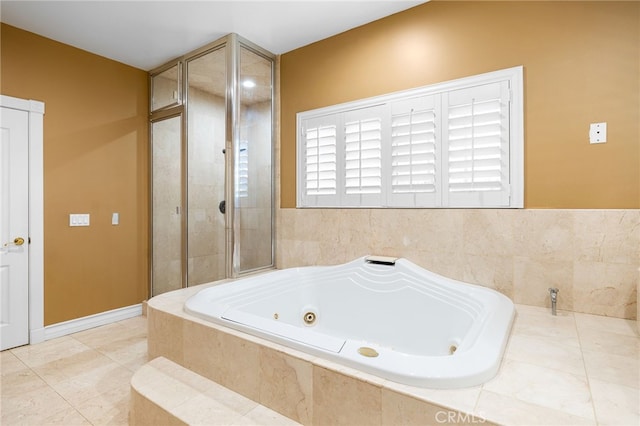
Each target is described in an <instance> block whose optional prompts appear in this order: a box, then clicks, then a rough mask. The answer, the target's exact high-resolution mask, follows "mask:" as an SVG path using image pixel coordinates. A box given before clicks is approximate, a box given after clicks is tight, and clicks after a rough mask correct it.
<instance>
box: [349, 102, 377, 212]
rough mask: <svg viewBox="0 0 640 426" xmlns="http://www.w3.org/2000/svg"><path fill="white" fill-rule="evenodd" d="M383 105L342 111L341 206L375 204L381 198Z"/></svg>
mask: <svg viewBox="0 0 640 426" xmlns="http://www.w3.org/2000/svg"><path fill="white" fill-rule="evenodd" d="M385 111H386V109H385V108H381V107H371V108H366V109H360V110H355V111H350V112H347V113H345V114H344V126H343V131H344V135H343V140H344V171H343V176H344V193H343V203H342V205H345V206H379V205H380V203H381V200H382V198H381V197H382V193H383V191H382V127H383V119H382V117H383V116H384V113H385Z"/></svg>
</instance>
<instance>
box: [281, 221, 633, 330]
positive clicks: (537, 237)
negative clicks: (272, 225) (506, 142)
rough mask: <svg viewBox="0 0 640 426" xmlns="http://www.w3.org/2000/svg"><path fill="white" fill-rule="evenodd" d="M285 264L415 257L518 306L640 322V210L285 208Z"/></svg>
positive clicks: (439, 271)
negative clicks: (554, 303)
mask: <svg viewBox="0 0 640 426" xmlns="http://www.w3.org/2000/svg"><path fill="white" fill-rule="evenodd" d="M277 220H278V222H277V266H278V267H279V268H289V267H294V266H302V265H330V264H338V263H343V262H347V261H350V260H353V259H355V258H357V257H360V256H364V255H367V254H380V255H390V256H398V257H405V258H407V259H409V260H411V261H412V262H414V263H416V264H418V265H420V266H422V267H424V268H427V269H429V270H431V271H433V272H436V273H439V274H442V275H445V276H448V277H451V278H454V279H458V280H462V281H465V282H470V283H474V284H479V285H482V286H486V287H490V288H494V289H496V290H499V291H501V292H502V293H504V294H506V295H507V296H509V297H510V298H512V299H513V301H514V302H516V303H521V304H526V305H534V306H543V307H548V306H549V305H550V302H549V293H548V288H549V287H557V288H559V289H560V292H559V296H558V308H559V309H564V310H570V311H575V312H585V313H591V314H597V315H606V316H612V317H618V318H628V319H635V318H636V317H637V316H638V296H637V291H638V283H639V266H640V210H533V209H522V210H511V209H455V210H454V209H279V210H278V217H277Z"/></svg>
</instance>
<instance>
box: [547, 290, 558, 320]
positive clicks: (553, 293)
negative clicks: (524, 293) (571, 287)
mask: <svg viewBox="0 0 640 426" xmlns="http://www.w3.org/2000/svg"><path fill="white" fill-rule="evenodd" d="M559 291H560V290H559V289H557V288H550V289H549V297H551V315H557V313H556V303H557V301H558V292H559Z"/></svg>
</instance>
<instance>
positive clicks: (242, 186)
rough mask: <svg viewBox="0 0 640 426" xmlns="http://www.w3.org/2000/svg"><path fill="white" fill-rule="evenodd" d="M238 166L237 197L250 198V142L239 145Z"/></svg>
mask: <svg viewBox="0 0 640 426" xmlns="http://www.w3.org/2000/svg"><path fill="white" fill-rule="evenodd" d="M238 148H239V151H240V152H239V153H238V157H237V158H238V164H237V165H236V173H237V176H236V196H237V197H239V198H247V197H248V196H249V142H248V141H247V140H241V141H240V144H239V147H238Z"/></svg>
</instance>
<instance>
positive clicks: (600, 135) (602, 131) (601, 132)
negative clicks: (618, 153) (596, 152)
mask: <svg viewBox="0 0 640 426" xmlns="http://www.w3.org/2000/svg"><path fill="white" fill-rule="evenodd" d="M606 141H607V123H591V126H590V127H589V143H605V142H606Z"/></svg>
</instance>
